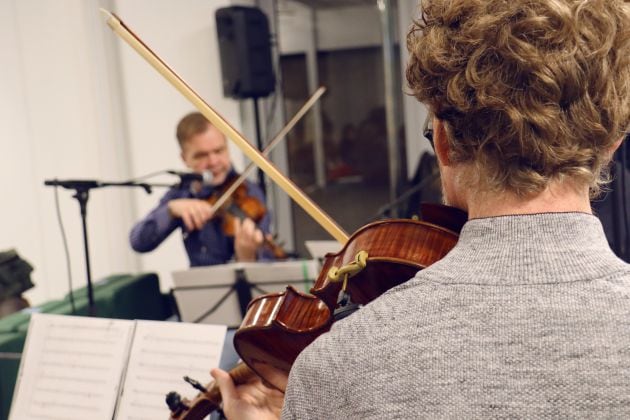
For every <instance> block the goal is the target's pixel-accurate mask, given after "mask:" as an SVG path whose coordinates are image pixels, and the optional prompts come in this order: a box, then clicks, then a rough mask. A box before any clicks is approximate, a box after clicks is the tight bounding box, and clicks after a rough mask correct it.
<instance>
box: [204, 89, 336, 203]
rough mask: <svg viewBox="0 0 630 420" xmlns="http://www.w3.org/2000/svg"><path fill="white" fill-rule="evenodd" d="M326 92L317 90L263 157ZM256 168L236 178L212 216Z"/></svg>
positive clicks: (253, 165)
mask: <svg viewBox="0 0 630 420" xmlns="http://www.w3.org/2000/svg"><path fill="white" fill-rule="evenodd" d="M324 92H326V88H325V87H323V86H320V87H319V89H317V90H316V91H315V93H313V95H311V97H310V98H309V99H308V101H306V102H305V103H304V105H302V107H301V108H300V110H299V111H298V112H296V113H295V115H294V116H293V118H291V120H290V121H289V122H288V123H287V125H285V126H284V128H283V129H282V130H280V131H279V132H278V134H276V136H275V137H274V138H273V139H272V140H271V141H270V142H269V144H267V146H266V147H265V148H264V149H263V151H262V152H261V153H262V155H263V156H267V155H268V154H269V153H270V152H271V151H272V150H273V148H274V147H276V145H277V144H278V143H280V141H281V140H282V139H284V137H285V136H286V135H287V133H288V132H289V131H291V129H292V128H293V126H295V124H297V123H298V121H300V119H301V118H302V117H303V116H304V114H306V113H307V112H308V111H309V109H311V107H312V106H313V105H314V104H315V102H317V100H318V99H319V98H320V97H321V96H322V95H323V94H324ZM254 168H256V164H255V163H254V162H251V163H250V164H249V165H247V167H246V168H245V170H244V171H243V173H241V174H240V175H239V177H238V178H236V181H234V182H233V183H232V184H231V185H230V187H229V188H228V189H227V190H225V192H224V193H223V195H221V197H219V199H218V200H217V201H216V202H215V203H214V204H213V205H212V208H211V210H210V211H211V212H212V214H214V213H215V212H216V211H217V210H218V209H219V208H221V206H222V205H223V204H224V203H225V202H226V201H227V200H228V198H230V196H231V195H232V194H234V191H236V189H237V188H238V187H239V185H241V184H242V183H243V182H244V181H245V179H247V176H248V175H249V174H250V173H251V172H252V171H253V170H254Z"/></svg>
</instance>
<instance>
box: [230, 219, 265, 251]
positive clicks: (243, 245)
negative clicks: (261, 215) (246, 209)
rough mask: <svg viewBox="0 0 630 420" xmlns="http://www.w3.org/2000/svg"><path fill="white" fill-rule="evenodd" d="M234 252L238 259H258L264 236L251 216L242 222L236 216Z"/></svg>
mask: <svg viewBox="0 0 630 420" xmlns="http://www.w3.org/2000/svg"><path fill="white" fill-rule="evenodd" d="M233 219H234V222H233V223H234V253H235V254H236V260H237V261H256V251H258V248H260V246H261V245H262V244H263V242H264V239H265V238H264V236H263V233H262V231H261V230H260V229H258V228H257V227H256V223H254V221H253V220H252V219H250V218H245V219H243V221H242V222H241V221H240V220H239V219H238V217H234V218H233Z"/></svg>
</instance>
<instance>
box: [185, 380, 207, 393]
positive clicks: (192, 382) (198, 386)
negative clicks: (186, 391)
mask: <svg viewBox="0 0 630 420" xmlns="http://www.w3.org/2000/svg"><path fill="white" fill-rule="evenodd" d="M184 380H185V381H186V382H188V383H189V384H190V385H192V387H193V388H195V389H196V390H198V391H201V392H208V390H207V389H206V387H204V386H203V385H201V384H200V383H199V382H198V381H195V380H194V379H192V378H190V377H188V376H184Z"/></svg>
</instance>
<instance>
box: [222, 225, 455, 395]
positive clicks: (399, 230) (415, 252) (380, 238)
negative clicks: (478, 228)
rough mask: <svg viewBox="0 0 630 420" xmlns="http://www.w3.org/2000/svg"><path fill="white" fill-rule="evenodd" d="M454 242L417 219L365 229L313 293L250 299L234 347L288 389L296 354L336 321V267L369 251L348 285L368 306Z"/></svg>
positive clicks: (334, 257)
mask: <svg viewBox="0 0 630 420" xmlns="http://www.w3.org/2000/svg"><path fill="white" fill-rule="evenodd" d="M394 238H395V240H393V239H394ZM456 242H457V233H455V232H453V231H451V230H449V229H446V228H443V227H440V226H437V225H433V224H431V223H427V222H422V221H417V220H408V219H404V220H387V221H381V222H375V223H371V224H369V225H367V226H364V227H363V228H361V229H359V230H358V231H357V232H356V233H355V234H354V235H352V236H351V237H350V240H349V241H348V242H347V244H346V245H345V246H344V248H343V249H342V250H341V251H339V252H338V253H336V254H328V255H326V258H325V261H324V266H323V270H322V271H321V273H320V275H319V277H318V279H317V281H316V282H315V285H314V287H313V288H312V289H311V293H312V295H306V294H303V293H299V292H297V291H295V289H293V288H291V287H287V290H286V291H285V292H282V293H275V294H272V295H267V296H261V297H258V298H256V299H254V300H252V301H251V302H250V304H249V306H248V310H247V314H246V316H245V318H244V320H243V322H242V324H241V327H240V328H239V330H238V331H237V332H236V335H235V337H234V347H235V348H236V351H237V352H238V354H239V355H240V356H241V359H242V360H243V362H244V363H246V364H247V365H248V366H249V367H250V368H251V369H252V370H253V371H254V372H256V373H257V374H258V375H259V376H260V377H261V378H263V379H264V380H265V381H266V382H267V383H269V384H271V385H272V386H274V387H275V388H277V389H279V390H281V391H284V390H285V388H286V380H287V376H288V373H289V371H290V369H291V366H292V364H293V362H294V361H295V359H296V358H297V356H298V355H299V354H300V352H301V351H302V350H303V349H304V348H305V347H306V346H308V345H309V344H310V343H311V342H312V341H313V340H315V338H317V337H318V336H319V335H321V334H323V333H324V332H326V331H328V330H329V329H330V326H331V325H332V323H333V321H334V319H333V313H334V310H335V309H336V306H337V299H338V296H339V293H340V292H341V289H342V282H333V281H331V280H330V278H329V277H328V272H329V271H330V269H331V268H332V267H341V266H345V265H347V264H350V263H351V262H352V261H353V260H354V259H355V257H356V254H357V253H358V252H359V251H366V252H367V253H368V258H367V265H366V267H365V269H363V270H361V271H360V272H359V273H358V274H356V275H354V277H351V278H350V279H349V280H348V282H347V287H346V291H347V292H348V293H349V294H350V295H351V296H352V300H353V302H354V303H356V304H359V305H364V304H367V303H369V302H371V301H372V300H374V299H376V298H377V297H378V296H380V295H381V294H383V293H384V292H386V291H387V290H389V289H391V288H392V287H395V286H398V285H399V284H402V283H404V282H405V281H407V280H409V279H410V278H412V277H413V276H414V275H415V274H416V273H417V272H418V271H419V270H421V269H423V268H425V267H427V266H429V265H430V264H432V263H433V262H435V261H438V260H439V259H441V258H442V257H444V256H445V255H446V254H447V253H448V252H449V251H450V250H451V249H452V247H453V246H455V243H456Z"/></svg>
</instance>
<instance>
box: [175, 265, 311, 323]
mask: <svg viewBox="0 0 630 420" xmlns="http://www.w3.org/2000/svg"><path fill="white" fill-rule="evenodd" d="M318 274H319V264H318V262H317V261H315V260H296V261H275V262H251V263H229V264H222V265H215V266H209V267H193V268H191V269H189V270H181V271H174V272H173V273H172V275H173V284H174V287H173V289H172V290H171V293H172V295H173V297H174V302H175V305H176V310H177V312H178V313H179V316H180V319H181V320H182V321H184V322H196V323H199V322H201V323H212V324H223V325H227V326H229V327H238V326H239V325H240V324H241V321H242V319H243V317H244V316H245V314H246V312H247V305H248V304H249V302H250V301H251V300H252V298H253V297H255V296H259V295H264V294H268V293H274V292H282V291H284V290H285V289H286V286H287V285H292V286H294V287H296V288H297V289H299V290H303V291H305V292H308V290H310V288H311V286H312V285H313V283H314V281H315V279H316V278H317V275H318Z"/></svg>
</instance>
